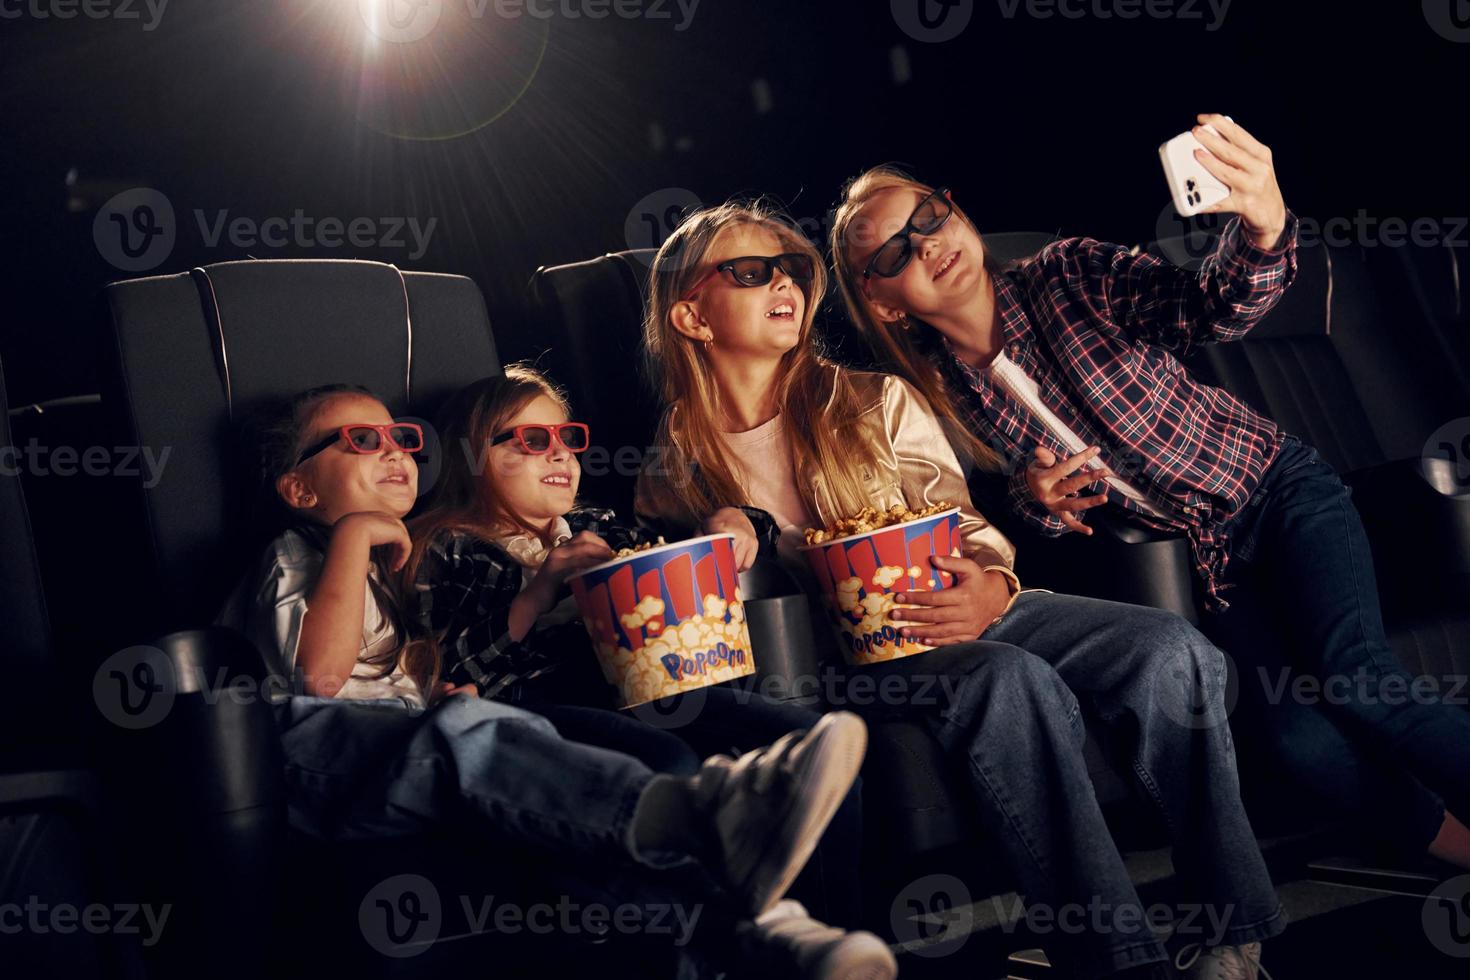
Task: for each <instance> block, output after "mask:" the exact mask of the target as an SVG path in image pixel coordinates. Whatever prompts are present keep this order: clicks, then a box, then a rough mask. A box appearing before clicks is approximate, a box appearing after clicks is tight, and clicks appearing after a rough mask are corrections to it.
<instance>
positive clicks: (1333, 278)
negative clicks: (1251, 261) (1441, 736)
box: [1149, 242, 1470, 645]
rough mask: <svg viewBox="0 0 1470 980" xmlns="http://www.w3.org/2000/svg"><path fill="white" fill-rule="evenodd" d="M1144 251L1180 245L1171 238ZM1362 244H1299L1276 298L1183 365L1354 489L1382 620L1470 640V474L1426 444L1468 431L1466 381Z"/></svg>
mask: <svg viewBox="0 0 1470 980" xmlns="http://www.w3.org/2000/svg"><path fill="white" fill-rule="evenodd" d="M1149 250H1150V251H1151V252H1154V253H1155V254H1161V255H1165V256H1167V255H1169V254H1179V246H1178V244H1177V242H1165V243H1155V244H1153V245H1150V246H1149ZM1364 251H1365V250H1364V249H1361V248H1357V247H1341V246H1330V245H1326V244H1320V243H1319V244H1313V245H1311V246H1309V247H1304V248H1301V249H1300V250H1299V251H1298V259H1297V260H1298V276H1297V280H1296V282H1295V283H1294V284H1293V285H1292V286H1291V288H1290V289H1288V290H1287V292H1286V294H1285V296H1284V297H1283V298H1282V300H1281V302H1280V304H1279V305H1278V306H1277V307H1276V308H1275V309H1273V310H1272V311H1271V312H1270V313H1269V314H1267V316H1266V317H1265V318H1264V319H1263V320H1262V321H1261V322H1260V324H1258V325H1257V326H1256V327H1255V328H1254V329H1252V330H1251V332H1250V333H1248V334H1247V335H1246V336H1245V338H1243V339H1242V340H1239V341H1236V342H1233V343H1228V344H1210V345H1206V346H1204V347H1203V348H1201V349H1200V351H1199V352H1198V354H1196V355H1195V356H1194V357H1193V358H1191V359H1190V367H1191V369H1193V370H1195V371H1196V372H1197V373H1199V374H1200V375H1201V376H1202V377H1204V378H1205V379H1206V380H1210V381H1212V382H1214V383H1217V384H1220V385H1221V386H1223V387H1224V388H1226V389H1227V390H1229V391H1231V392H1232V393H1234V394H1236V395H1237V396H1239V397H1241V398H1242V399H1244V400H1245V401H1246V402H1248V403H1249V404H1251V405H1252V406H1254V407H1255V408H1257V409H1259V410H1261V411H1263V412H1264V413H1265V414H1267V415H1269V416H1270V417H1272V418H1274V419H1276V421H1278V422H1279V423H1281V425H1282V426H1283V427H1284V428H1285V429H1286V430H1287V431H1289V432H1292V433H1295V434H1296V435H1298V436H1300V437H1301V438H1302V439H1303V440H1304V441H1306V442H1308V443H1310V444H1311V445H1313V446H1315V447H1316V448H1317V449H1318V451H1319V452H1320V453H1321V454H1322V457H1323V458H1324V459H1325V460H1327V461H1328V462H1329V463H1331V464H1332V465H1333V466H1334V467H1336V468H1337V470H1338V472H1339V473H1341V474H1342V475H1343V479H1344V480H1345V482H1347V483H1348V484H1349V486H1351V487H1352V488H1353V494H1354V502H1355V504H1356V506H1357V508H1358V510H1359V512H1360V513H1361V514H1362V516H1363V521H1364V524H1365V526H1366V527H1367V529H1368V535H1369V538H1370V540H1371V542H1372V546H1373V554H1374V563H1375V566H1376V570H1377V577H1378V584H1379V588H1380V591H1381V593H1382V596H1383V602H1384V609H1385V614H1386V616H1387V618H1388V621H1389V625H1390V627H1393V626H1395V625H1397V624H1400V623H1402V624H1404V625H1405V626H1406V627H1413V628H1422V627H1424V626H1425V625H1426V624H1430V623H1434V622H1439V623H1440V624H1441V625H1442V626H1443V627H1444V628H1445V629H1446V630H1447V631H1448V634H1447V635H1449V636H1450V637H1451V638H1452V642H1453V643H1455V644H1457V645H1458V644H1462V643H1463V644H1470V634H1464V633H1462V631H1461V628H1460V627H1459V625H1458V616H1457V615H1456V613H1458V612H1460V611H1461V610H1463V609H1464V602H1465V596H1466V595H1470V481H1467V480H1466V479H1465V478H1464V475H1463V474H1464V473H1465V472H1467V470H1466V469H1465V466H1466V463H1465V460H1464V459H1463V458H1461V457H1459V456H1458V453H1459V452H1460V451H1462V450H1461V447H1454V449H1452V450H1451V453H1454V454H1455V455H1454V457H1453V458H1452V456H1451V454H1450V453H1445V452H1444V451H1443V450H1442V449H1441V448H1440V447H1439V446H1436V445H1432V444H1431V437H1432V436H1435V434H1436V433H1443V432H1445V431H1446V429H1445V427H1446V426H1447V425H1448V426H1449V427H1450V429H1451V430H1453V431H1461V432H1462V434H1463V435H1465V436H1470V388H1465V387H1462V386H1460V385H1459V384H1457V383H1456V382H1455V381H1454V379H1453V376H1452V375H1453V372H1454V370H1455V369H1454V368H1453V365H1452V364H1451V363H1450V358H1449V354H1450V352H1451V351H1452V348H1451V347H1450V346H1448V345H1449V344H1450V343H1451V341H1453V340H1454V338H1453V337H1452V336H1446V335H1445V334H1444V330H1443V328H1444V325H1445V324H1444V321H1443V320H1438V321H1436V320H1435V319H1434V318H1433V317H1432V316H1429V315H1425V312H1424V310H1425V308H1421V307H1415V306H1411V305H1408V304H1407V303H1405V302H1404V301H1403V300H1404V299H1405V298H1406V297H1404V296H1402V295H1400V297H1399V300H1398V301H1396V302H1392V303H1390V302H1389V301H1388V300H1390V299H1391V298H1392V294H1391V293H1389V292H1387V291H1386V289H1385V283H1384V280H1383V278H1382V277H1375V276H1374V275H1372V274H1370V270H1369V267H1368V263H1367V261H1366V260H1365V255H1364ZM1456 420H1460V423H1461V424H1460V426H1459V428H1458V429H1456V428H1455V423H1456ZM1456 441H1458V440H1456Z"/></svg>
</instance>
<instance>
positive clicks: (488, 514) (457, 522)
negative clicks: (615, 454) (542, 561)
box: [402, 364, 571, 588]
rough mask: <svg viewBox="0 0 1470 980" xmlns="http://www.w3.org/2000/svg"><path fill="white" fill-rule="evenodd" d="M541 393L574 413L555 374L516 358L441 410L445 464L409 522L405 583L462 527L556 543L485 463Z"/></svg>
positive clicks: (487, 535)
mask: <svg viewBox="0 0 1470 980" xmlns="http://www.w3.org/2000/svg"><path fill="white" fill-rule="evenodd" d="M542 396H545V397H546V398H550V399H551V400H552V401H554V402H556V404H557V405H558V406H559V407H560V408H561V410H562V412H563V413H565V414H566V415H567V416H568V417H570V416H571V406H570V405H569V404H568V402H567V398H566V395H565V394H564V393H563V392H562V391H561V389H560V388H558V387H557V386H556V385H554V384H552V382H551V380H550V379H548V378H547V377H546V376H545V375H544V374H542V373H541V372H540V371H537V370H536V369H535V368H533V367H531V366H530V365H527V364H511V365H508V366H507V367H506V368H505V371H504V372H503V373H502V374H499V375H496V376H494V377H489V378H481V379H480V380H479V381H476V382H474V383H473V384H470V385H467V386H466V387H464V388H463V389H461V390H460V391H459V392H458V393H456V394H455V396H454V397H453V398H451V399H450V400H449V402H448V403H447V404H446V405H445V406H444V408H443V409H442V410H441V411H440V412H439V416H438V426H437V428H438V430H439V437H440V445H441V446H442V450H441V451H442V453H443V469H442V470H441V471H440V473H439V480H438V483H437V484H436V485H435V487H434V493H433V495H432V496H431V497H430V499H429V506H428V507H427V508H426V509H425V510H424V512H423V513H422V514H421V515H419V516H418V517H417V518H415V519H414V521H413V523H412V525H411V528H410V529H411V530H412V532H413V552H412V554H411V555H410V556H409V559H408V563H407V564H405V565H404V567H403V572H402V577H403V581H404V583H405V587H407V588H412V587H413V582H414V580H415V579H416V578H417V576H418V570H419V567H420V565H422V564H423V560H424V554H425V552H427V550H428V548H429V545H431V544H432V543H433V542H434V541H435V540H436V539H437V538H438V537H439V536H441V535H445V534H452V533H456V532H457V533H462V534H470V535H474V536H475V537H477V538H480V539H481V540H485V541H491V540H493V539H494V538H495V537H496V536H497V535H499V534H500V533H503V532H504V531H505V530H506V529H508V528H515V529H517V530H523V531H525V532H526V533H528V534H531V535H533V536H535V537H538V538H543V543H544V544H547V545H550V544H551V542H550V541H545V540H544V537H543V535H544V533H545V529H543V528H538V527H535V526H533V525H532V524H531V523H530V522H529V521H528V520H526V518H524V517H522V516H521V515H520V514H517V513H515V512H514V511H513V510H512V509H511V508H510V507H509V505H507V504H506V502H505V500H504V498H503V497H502V495H501V494H499V493H497V492H496V487H495V476H494V470H493V469H486V465H487V464H486V460H487V457H486V453H487V452H488V451H489V446H490V440H491V439H492V438H494V437H495V436H496V435H497V434H498V433H500V432H503V431H505V429H507V428H508V427H509V426H510V421H511V419H513V418H515V417H516V416H517V415H519V414H520V413H521V412H522V411H524V410H525V408H526V406H527V405H529V404H531V402H533V401H535V400H536V399H537V398H539V397H542Z"/></svg>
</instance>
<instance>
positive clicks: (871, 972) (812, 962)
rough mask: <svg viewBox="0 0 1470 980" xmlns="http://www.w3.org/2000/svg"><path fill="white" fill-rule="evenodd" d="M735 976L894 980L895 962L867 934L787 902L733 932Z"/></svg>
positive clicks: (764, 979)
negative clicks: (824, 921) (840, 926)
mask: <svg viewBox="0 0 1470 980" xmlns="http://www.w3.org/2000/svg"><path fill="white" fill-rule="evenodd" d="M736 939H737V941H738V944H739V948H740V960H741V962H740V966H739V969H738V970H737V975H739V976H752V977H761V978H762V980H798V978H799V980H893V978H894V977H896V976H898V962H897V961H896V960H895V959H894V958H893V952H892V951H891V950H890V949H889V948H888V946H887V945H886V944H885V943H884V942H883V940H881V939H879V938H878V937H877V936H875V935H873V934H872V933H871V932H845V931H843V930H842V929H838V928H836V927H835V926H829V925H824V924H822V923H820V922H818V921H817V920H816V919H813V918H812V917H811V916H810V915H808V914H807V911H806V909H805V908H803V907H802V905H801V903H800V902H794V901H792V900H790V899H787V900H785V901H783V902H777V903H776V906H775V908H773V909H771V911H769V912H767V913H766V914H765V915H763V916H761V917H760V918H758V919H756V920H755V921H754V922H745V923H741V925H740V926H739V927H738V928H737V930H736Z"/></svg>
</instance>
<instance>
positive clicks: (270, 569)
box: [216, 531, 424, 708]
mask: <svg viewBox="0 0 1470 980" xmlns="http://www.w3.org/2000/svg"><path fill="white" fill-rule="evenodd" d="M325 562H326V555H324V554H323V553H322V552H321V551H320V550H319V549H318V548H317V547H316V546H315V545H313V544H312V543H311V542H309V541H307V540H306V538H304V537H302V535H301V534H299V533H297V532H296V531H287V532H286V533H285V534H282V535H281V536H280V537H278V538H276V539H275V540H274V541H272V542H271V544H270V547H269V548H268V549H266V553H265V555H264V556H263V557H262V559H261V564H260V567H259V569H258V571H257V572H256V573H255V575H254V576H252V577H251V578H248V579H246V580H245V581H243V582H241V583H240V586H239V587H238V588H237V589H236V590H235V592H234V594H233V595H231V597H230V599H229V601H228V602H226V603H225V608H224V610H223V611H221V613H220V615H219V618H218V619H217V620H216V621H217V622H218V623H219V624H220V625H222V626H231V627H233V628H235V629H238V630H240V631H241V632H243V633H244V634H245V635H246V636H248V637H249V638H250V639H251V640H252V641H253V642H254V643H255V646H256V648H257V649H259V650H261V651H265V652H266V653H268V654H274V656H275V657H276V658H277V660H278V662H277V663H275V664H272V665H271V669H272V670H278V671H281V672H282V674H283V676H285V677H292V676H293V675H294V674H295V671H296V648H297V645H298V644H299V643H300V642H301V621H302V619H303V618H304V617H305V616H306V597H307V595H308V594H310V592H311V590H312V589H313V588H314V587H315V586H316V583H317V580H318V579H319V578H321V573H322V565H323V564H325ZM368 574H369V576H371V577H372V578H373V579H374V580H377V576H378V567H377V565H372V564H370V565H369V566H368ZM362 587H363V590H364V591H365V592H366V593H367V595H366V601H365V602H364V603H363V608H362V650H361V652H360V653H359V654H358V662H357V664H356V666H354V667H353V668H352V673H351V675H350V676H349V677H348V678H347V683H346V684H344V685H343V686H342V689H341V690H340V691H338V692H337V697H339V698H352V699H358V700H368V699H381V698H399V699H402V700H403V701H405V702H407V703H408V704H409V705H411V706H413V707H417V708H421V707H423V706H424V697H423V694H422V692H420V691H419V688H418V685H417V684H415V683H414V682H413V680H412V678H410V677H409V676H408V675H407V674H406V673H404V672H403V664H402V662H401V661H399V662H397V663H395V664H394V667H393V670H392V671H391V672H390V673H388V674H386V675H385V676H382V677H378V676H375V675H376V674H378V673H379V672H380V671H381V670H382V668H381V667H380V666H377V665H375V664H370V663H368V662H367V661H369V660H373V659H376V658H379V657H384V656H387V655H388V654H389V652H390V651H392V650H396V649H397V648H398V647H399V646H400V644H401V640H400V639H399V637H398V634H397V631H396V630H394V628H393V623H392V621H391V620H390V619H389V618H388V617H387V616H386V615H384V613H383V610H382V609H380V608H379V607H378V599H377V596H375V595H374V594H373V590H372V588H371V587H370V586H369V585H368V583H367V581H366V580H364V581H363V585H362Z"/></svg>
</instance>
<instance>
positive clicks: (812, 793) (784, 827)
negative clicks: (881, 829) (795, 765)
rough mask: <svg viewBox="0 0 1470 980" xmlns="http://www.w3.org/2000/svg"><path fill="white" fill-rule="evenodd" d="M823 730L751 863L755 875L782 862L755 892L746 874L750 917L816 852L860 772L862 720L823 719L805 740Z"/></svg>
mask: <svg viewBox="0 0 1470 980" xmlns="http://www.w3.org/2000/svg"><path fill="white" fill-rule="evenodd" d="M824 726H825V727H826V728H827V729H829V730H828V731H826V732H822V737H821V743H820V744H819V745H817V746H814V747H811V748H809V749H808V751H807V752H806V753H805V754H804V755H805V757H804V758H803V760H802V762H803V768H804V769H805V770H806V774H807V779H806V790H807V791H806V792H805V793H801V794H792V799H791V802H790V803H789V804H788V805H787V809H786V813H785V814H783V815H782V823H781V826H780V828H779V830H778V832H777V833H775V834H773V835H772V839H771V842H770V843H769V844H768V845H767V846H766V848H765V850H764V851H763V852H762V853H761V858H760V860H759V861H758V862H756V864H755V870H756V871H759V870H760V869H763V868H765V867H767V866H768V865H769V864H770V863H771V862H772V860H773V858H774V857H775V856H776V855H778V854H780V853H781V852H782V851H783V850H785V851H786V852H787V853H786V858H785V860H784V861H783V862H782V863H781V864H780V870H779V871H777V873H776V874H775V876H774V877H773V878H772V879H771V881H770V882H769V883H768V884H766V885H764V886H762V887H760V888H756V886H755V881H754V878H755V874H754V873H752V875H751V877H750V878H747V879H746V881H745V883H744V887H743V888H742V889H741V891H742V892H743V893H744V894H745V895H747V896H749V899H750V902H751V909H750V911H751V913H752V914H753V915H757V916H758V915H761V914H763V913H765V912H767V911H769V910H770V909H771V908H772V907H773V906H775V904H776V903H777V902H779V901H780V900H781V898H782V897H783V896H784V895H785V894H786V890H787V889H788V888H790V887H791V883H792V882H793V881H795V880H796V876H797V875H799V874H800V873H801V869H802V868H804V867H805V866H806V862H807V860H808V859H810V858H811V856H812V852H813V851H815V850H816V849H817V842H818V841H820V840H821V838H822V833H823V832H824V831H825V830H826V829H827V824H829V823H831V822H832V817H833V816H835V815H836V813H837V808H838V807H840V806H841V805H842V801H843V800H844V799H846V798H847V791H848V790H850V789H851V788H852V784H853V781H854V780H855V779H857V775H858V770H860V769H861V768H862V764H863V754H864V753H865V752H866V751H867V748H868V729H867V726H866V725H864V724H863V722H862V719H860V718H858V717H857V716H856V715H853V714H849V713H847V712H835V713H833V714H828V715H823V716H822V719H821V720H820V721H818V722H817V723H816V725H814V726H812V730H811V731H810V732H808V733H807V736H806V737H807V738H808V739H810V738H811V737H812V736H813V735H815V734H817V733H818V732H819V731H821V729H822V728H823V727H824Z"/></svg>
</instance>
